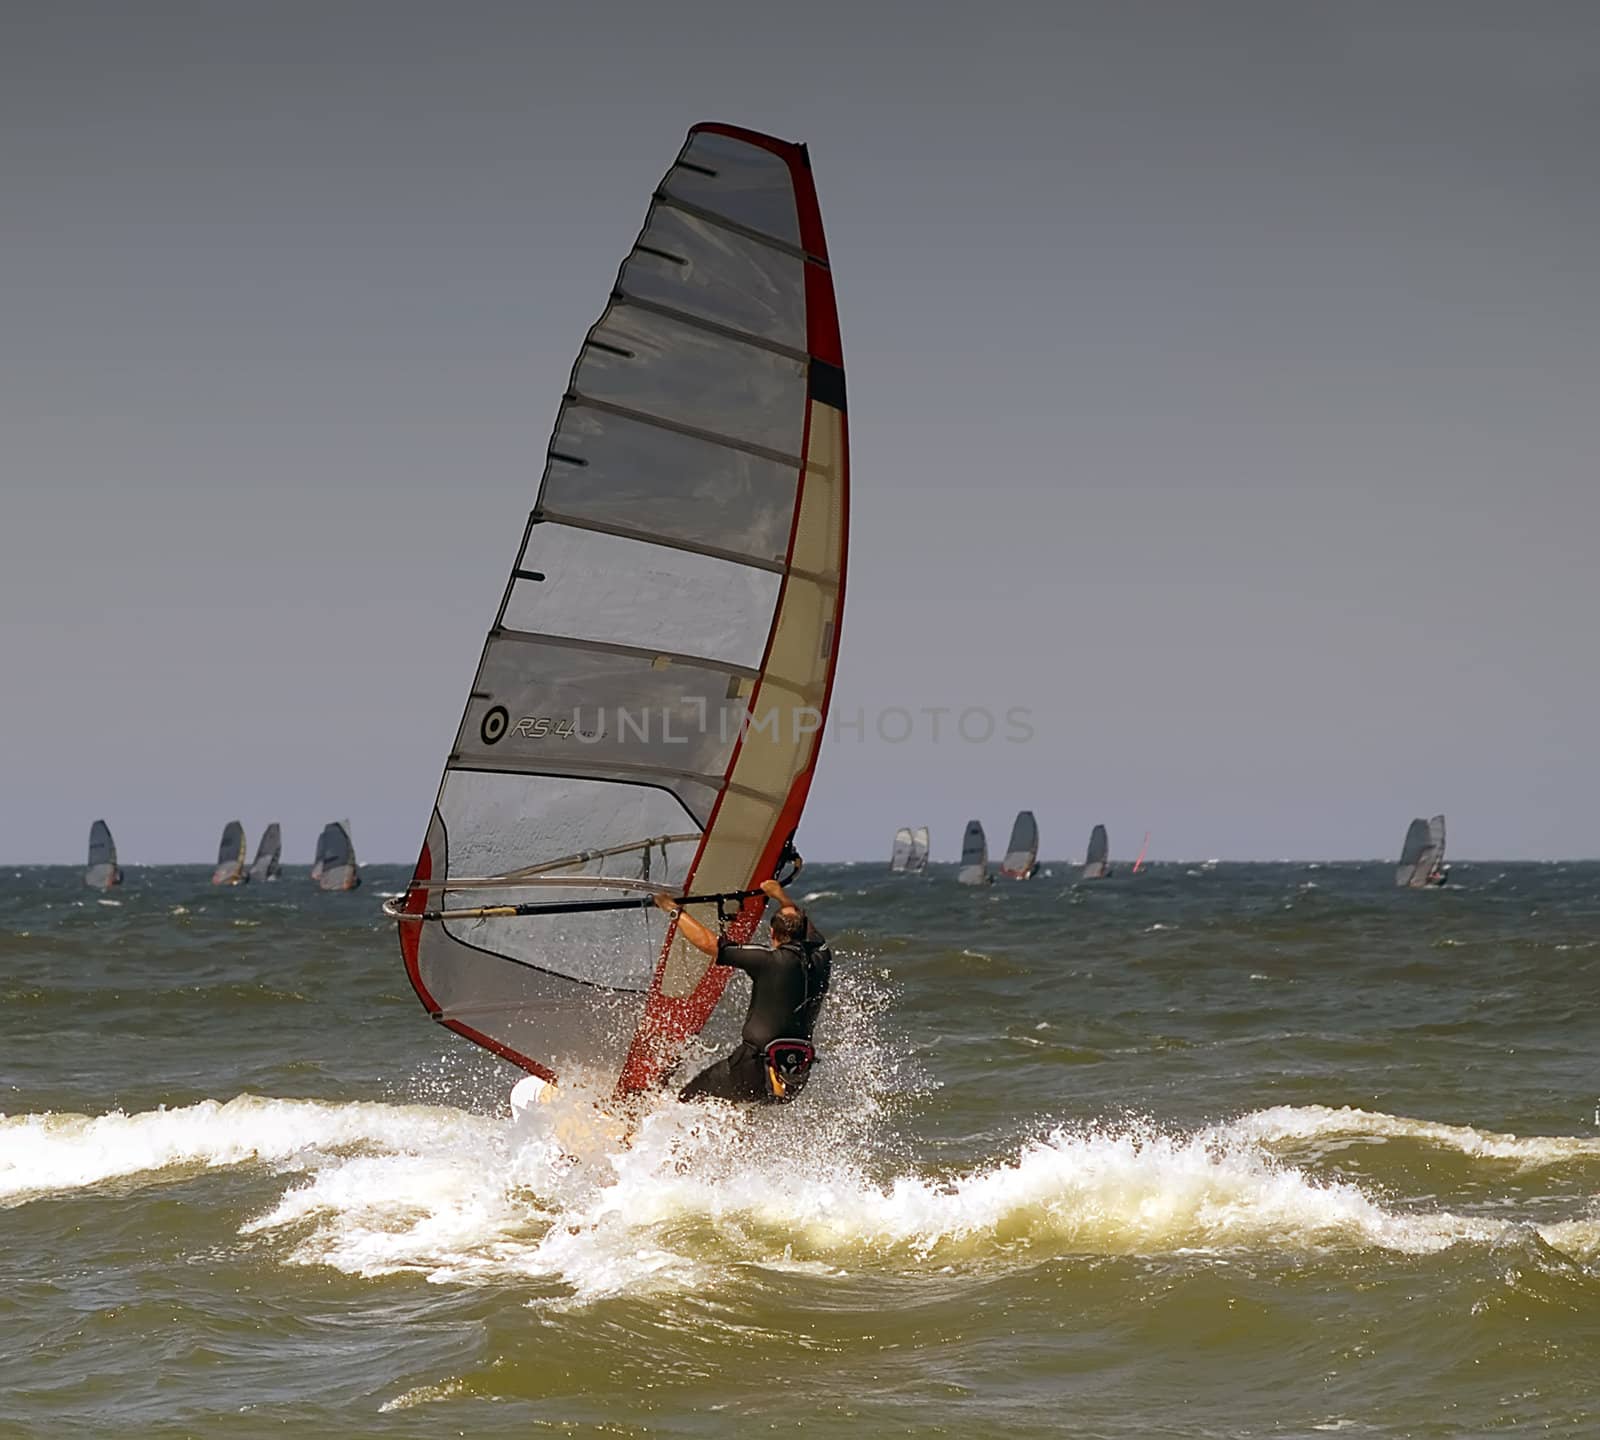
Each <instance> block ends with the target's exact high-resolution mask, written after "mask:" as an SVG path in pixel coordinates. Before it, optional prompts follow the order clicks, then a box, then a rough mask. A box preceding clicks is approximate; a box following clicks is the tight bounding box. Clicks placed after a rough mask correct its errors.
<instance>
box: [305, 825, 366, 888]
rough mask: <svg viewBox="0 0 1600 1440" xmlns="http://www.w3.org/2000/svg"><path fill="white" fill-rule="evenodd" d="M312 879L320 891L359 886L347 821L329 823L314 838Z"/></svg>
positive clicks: (357, 869) (359, 876) (359, 874)
mask: <svg viewBox="0 0 1600 1440" xmlns="http://www.w3.org/2000/svg"><path fill="white" fill-rule="evenodd" d="M312 878H313V879H314V880H315V881H316V883H317V887H318V889H321V890H354V889H355V888H356V886H357V885H359V884H360V883H361V871H360V868H359V867H358V866H357V864H356V847H355V845H354V843H353V842H352V841H351V839H350V827H349V824H348V823H347V822H346V821H343V820H334V821H330V822H329V823H328V824H327V825H325V826H324V827H323V829H322V833H321V834H320V835H319V836H318V837H317V856H316V862H315V864H314V865H313V867H312Z"/></svg>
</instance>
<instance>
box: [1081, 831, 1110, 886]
mask: <svg viewBox="0 0 1600 1440" xmlns="http://www.w3.org/2000/svg"><path fill="white" fill-rule="evenodd" d="M1110 854H1111V842H1110V841H1108V840H1107V839H1106V827H1105V826H1104V825H1096V826H1095V827H1094V829H1093V830H1091V831H1090V832H1089V848H1088V849H1087V850H1086V851H1085V852H1084V855H1083V878H1084V879H1085V880H1104V879H1105V878H1106V876H1107V875H1109V874H1110V873H1111V865H1110V862H1109V861H1108V859H1107V857H1108V856H1109V855H1110Z"/></svg>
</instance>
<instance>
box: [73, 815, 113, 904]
mask: <svg viewBox="0 0 1600 1440" xmlns="http://www.w3.org/2000/svg"><path fill="white" fill-rule="evenodd" d="M83 883H84V884H85V885H90V886H92V887H93V888H94V889H96V890H109V889H110V888H111V887H112V886H113V885H120V884H122V871H121V870H120V869H118V867H117V844H116V841H114V840H113V839H112V838H111V827H110V826H109V825H107V824H106V822H105V821H104V820H96V821H95V822H94V824H93V825H91V826H90V827H89V866H88V868H87V869H86V870H85V871H84V872H83Z"/></svg>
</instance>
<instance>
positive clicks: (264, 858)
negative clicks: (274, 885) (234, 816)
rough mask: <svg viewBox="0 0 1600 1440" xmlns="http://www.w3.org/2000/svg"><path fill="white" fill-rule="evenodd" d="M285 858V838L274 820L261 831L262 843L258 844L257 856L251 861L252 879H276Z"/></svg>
mask: <svg viewBox="0 0 1600 1440" xmlns="http://www.w3.org/2000/svg"><path fill="white" fill-rule="evenodd" d="M282 859H283V840H282V839H281V837H280V836H279V834H278V822H277V821H276V820H274V821H273V822H272V824H270V825H269V826H267V828H266V829H265V830H263V831H262V832H261V843H260V844H259V845H257V846H256V858H255V859H254V860H252V861H251V862H250V878H251V879H252V880H276V879H277V878H278V871H279V869H280V868H281V867H280V861H281V860H282Z"/></svg>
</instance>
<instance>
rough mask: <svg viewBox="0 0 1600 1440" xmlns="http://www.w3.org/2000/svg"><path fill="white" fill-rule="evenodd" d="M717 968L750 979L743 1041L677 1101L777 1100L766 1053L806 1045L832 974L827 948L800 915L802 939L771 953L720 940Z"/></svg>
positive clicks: (796, 1088)
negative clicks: (777, 1044)
mask: <svg viewBox="0 0 1600 1440" xmlns="http://www.w3.org/2000/svg"><path fill="white" fill-rule="evenodd" d="M717 964H719V965H727V966H730V967H732V968H733V969H735V970H743V971H744V972H745V974H746V975H748V976H749V977H750V1011H749V1013H748V1014H747V1015H746V1016H745V1017H744V1038H743V1040H742V1041H741V1043H740V1045H739V1047H738V1048H737V1049H736V1050H734V1052H733V1053H732V1054H731V1055H726V1056H724V1057H723V1058H722V1059H721V1060H718V1061H717V1062H716V1064H714V1065H710V1066H708V1067H707V1068H706V1069H704V1070H702V1071H701V1072H700V1073H699V1074H698V1075H696V1076H695V1077H694V1079H693V1080H691V1081H690V1082H689V1083H688V1084H687V1085H685V1086H684V1087H683V1089H682V1091H681V1092H679V1096H678V1098H679V1099H680V1100H701V1099H706V1100H747V1101H748V1100H772V1099H775V1098H777V1097H775V1096H774V1095H773V1094H772V1093H771V1091H770V1090H769V1088H768V1083H767V1067H766V1056H765V1054H764V1052H765V1050H766V1047H767V1046H768V1045H769V1044H771V1043H772V1041H774V1040H781V1039H792V1040H810V1038H811V1032H812V1030H813V1029H814V1028H815V1027H816V1023H817V1015H818V1013H819V1012H820V1011H821V1009H822V1000H823V997H824V996H825V995H826V994H827V993H828V981H829V979H830V978H831V976H832V973H833V955H832V952H830V951H829V949H828V942H827V941H826V940H824V939H823V938H822V934H821V932H820V931H819V930H818V929H817V928H816V926H814V925H813V924H812V923H811V921H810V919H809V917H807V916H806V915H805V914H804V913H802V915H801V927H800V934H799V935H798V936H796V937H795V938H794V939H793V940H786V941H785V942H784V943H783V944H782V945H778V946H774V947H773V948H772V949H770V950H769V949H767V948H766V947H765V946H763V945H735V944H734V943H733V942H732V941H731V940H729V939H728V938H727V936H723V937H722V938H721V939H720V940H719V941H718V942H717ZM804 1086H805V1076H804V1075H801V1076H800V1077H799V1079H798V1082H794V1081H791V1083H790V1084H789V1085H788V1087H787V1091H788V1093H787V1094H786V1095H785V1096H784V1098H786V1099H791V1098H793V1096H794V1095H797V1094H798V1093H799V1092H800V1090H801V1089H803V1088H804Z"/></svg>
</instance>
